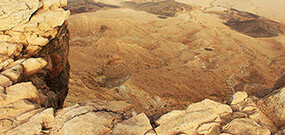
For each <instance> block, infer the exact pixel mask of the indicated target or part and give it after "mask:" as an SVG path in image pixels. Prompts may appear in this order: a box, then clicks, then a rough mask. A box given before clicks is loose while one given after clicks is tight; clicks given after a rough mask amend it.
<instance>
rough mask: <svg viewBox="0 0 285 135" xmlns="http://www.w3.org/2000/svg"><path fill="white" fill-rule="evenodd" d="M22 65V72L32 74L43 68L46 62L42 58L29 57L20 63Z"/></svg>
mask: <svg viewBox="0 0 285 135" xmlns="http://www.w3.org/2000/svg"><path fill="white" fill-rule="evenodd" d="M22 65H23V67H24V73H25V74H26V75H32V74H35V73H36V72H38V71H39V70H41V69H42V68H44V67H45V66H46V65H47V62H46V61H45V60H44V59H42V58H30V59H27V60H26V61H24V62H23V63H22Z"/></svg>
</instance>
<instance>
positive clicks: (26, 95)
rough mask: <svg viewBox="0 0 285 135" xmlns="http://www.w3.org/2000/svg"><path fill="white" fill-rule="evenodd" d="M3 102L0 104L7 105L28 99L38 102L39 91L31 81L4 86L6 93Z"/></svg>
mask: <svg viewBox="0 0 285 135" xmlns="http://www.w3.org/2000/svg"><path fill="white" fill-rule="evenodd" d="M4 97H5V99H6V100H4V102H1V103H0V106H2V105H7V104H10V103H12V102H15V101H18V100H21V99H29V100H31V101H33V102H34V103H39V100H40V99H39V92H38V90H37V88H36V87H35V86H34V85H33V84H32V83H31V82H26V83H19V84H15V85H12V86H10V87H8V88H6V94H5V95H4Z"/></svg>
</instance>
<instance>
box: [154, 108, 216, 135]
mask: <svg viewBox="0 0 285 135" xmlns="http://www.w3.org/2000/svg"><path fill="white" fill-rule="evenodd" d="M218 122H221V120H220V117H219V115H217V114H216V113H215V112H214V111H213V110H211V109H204V110H197V111H192V112H186V111H172V112H170V113H168V114H166V115H163V116H162V117H161V118H159V119H158V120H157V121H156V123H157V124H158V125H159V126H158V127H157V128H156V129H155V130H156V133H157V134H158V135H168V134H169V135H170V134H178V133H180V134H181V133H184V134H189V135H194V134H196V133H197V132H200V133H203V134H209V133H217V134H219V129H218V128H217V127H218V126H217V125H216V124H218ZM204 124H207V125H204ZM205 127H207V130H206V129H205Z"/></svg>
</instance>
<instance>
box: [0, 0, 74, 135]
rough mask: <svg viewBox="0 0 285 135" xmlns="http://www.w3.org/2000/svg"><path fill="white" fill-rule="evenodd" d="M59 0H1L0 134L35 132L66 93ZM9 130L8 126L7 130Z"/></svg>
mask: <svg viewBox="0 0 285 135" xmlns="http://www.w3.org/2000/svg"><path fill="white" fill-rule="evenodd" d="M66 4H67V1H64V0H45V1H40V0H20V1H18V0H8V1H1V2H0V11H1V12H0V23H1V26H0V134H37V133H39V131H41V130H42V126H41V124H42V122H43V121H42V119H44V121H45V120H50V117H51V115H50V113H51V114H53V113H54V112H53V109H51V108H50V109H47V110H44V108H42V107H53V108H61V107H62V105H63V101H64V99H65V97H66V95H67V92H68V79H69V64H68V51H69V42H68V38H69V33H68V30H67V28H66V27H67V23H66V19H67V18H68V16H69V14H70V13H69V11H65V10H63V9H62V7H64V6H66ZM11 129H13V130H11Z"/></svg>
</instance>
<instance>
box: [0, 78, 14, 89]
mask: <svg viewBox="0 0 285 135" xmlns="http://www.w3.org/2000/svg"><path fill="white" fill-rule="evenodd" d="M11 85H12V81H10V79H9V78H8V77H6V76H4V75H0V86H2V87H8V86H11Z"/></svg>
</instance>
